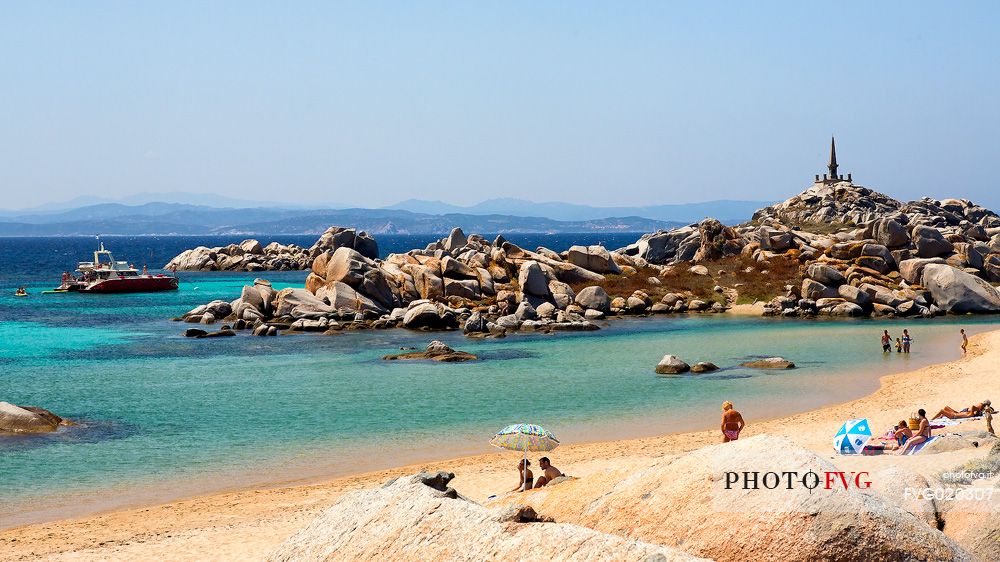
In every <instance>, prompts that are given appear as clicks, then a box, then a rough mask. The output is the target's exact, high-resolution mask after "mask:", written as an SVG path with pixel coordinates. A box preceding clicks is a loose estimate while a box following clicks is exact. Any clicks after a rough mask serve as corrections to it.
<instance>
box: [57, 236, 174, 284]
mask: <svg viewBox="0 0 1000 562" xmlns="http://www.w3.org/2000/svg"><path fill="white" fill-rule="evenodd" d="M102 258H103V259H102ZM76 270H77V272H78V273H79V275H71V274H69V273H63V277H62V285H60V286H59V288H58V289H56V291H59V292H66V291H76V292H81V293H152V292H155V291H176V290H177V277H174V276H171V275H163V274H156V275H151V274H150V273H149V272H148V271H147V270H146V268H145V266H144V267H143V268H142V273H139V271H138V270H136V268H135V267H133V266H132V265H131V264H129V263H128V262H124V261H115V257H114V256H113V255H111V252H110V251H108V250H105V249H104V244H103V243H101V247H100V249H98V250H97V251H95V252H94V261H82V262H80V264H79V265H78V266H77V269H76Z"/></svg>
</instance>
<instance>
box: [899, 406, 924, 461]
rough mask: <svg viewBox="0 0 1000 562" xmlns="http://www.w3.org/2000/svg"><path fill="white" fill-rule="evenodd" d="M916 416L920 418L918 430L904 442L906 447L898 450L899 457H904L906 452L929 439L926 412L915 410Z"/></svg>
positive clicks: (921, 409)
mask: <svg viewBox="0 0 1000 562" xmlns="http://www.w3.org/2000/svg"><path fill="white" fill-rule="evenodd" d="M917 415H919V416H920V429H918V430H917V434H916V435H914V436H913V437H911V438H909V439H907V440H906V445H903V447H902V448H901V449H900V450H899V454H900V455H905V454H906V451H909V450H910V449H911V448H913V447H915V446H917V445H919V444H921V443H923V442H924V441H927V440H928V439H930V438H931V424H930V422H928V421H927V412H926V411H924V409H923V408H920V409H919V410H917Z"/></svg>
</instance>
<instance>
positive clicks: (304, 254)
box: [164, 226, 378, 272]
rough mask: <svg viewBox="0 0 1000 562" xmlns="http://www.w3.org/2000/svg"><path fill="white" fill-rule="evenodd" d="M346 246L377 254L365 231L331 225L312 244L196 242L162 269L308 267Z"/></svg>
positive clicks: (253, 269) (203, 269) (259, 269)
mask: <svg viewBox="0 0 1000 562" xmlns="http://www.w3.org/2000/svg"><path fill="white" fill-rule="evenodd" d="M343 247H346V248H350V249H353V250H355V251H357V252H358V253H360V254H361V255H363V256H365V257H367V258H371V259H374V258H377V257H378V244H377V243H376V242H375V239H374V238H372V237H371V236H370V235H368V233H366V232H364V231H362V232H357V231H355V230H354V229H353V228H344V227H340V226H331V227H330V228H328V229H327V230H326V232H324V233H323V234H322V235H321V236H320V237H319V239H318V240H317V241H316V243H315V244H313V245H312V247H310V248H308V249H305V248H302V247H300V246H297V245H295V244H289V245H287V246H285V245H282V244H279V243H277V242H271V243H270V244H268V245H267V246H262V245H261V243H260V242H258V241H257V240H253V239H250V240H244V241H242V242H240V243H239V244H230V245H228V246H218V247H215V248H207V247H205V246H198V247H197V248H193V249H190V250H185V251H183V252H181V253H180V254H179V255H177V256H175V257H174V258H173V259H171V260H170V261H169V262H168V263H167V265H165V266H164V269H171V270H177V271H251V272H253V271H294V270H303V269H309V266H310V264H312V262H313V259H314V258H315V257H316V256H318V255H319V254H321V253H323V252H327V251H334V250H337V249H338V248H343Z"/></svg>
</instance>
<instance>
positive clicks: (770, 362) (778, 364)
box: [740, 357, 795, 369]
mask: <svg viewBox="0 0 1000 562" xmlns="http://www.w3.org/2000/svg"><path fill="white" fill-rule="evenodd" d="M740 365H742V366H744V367H750V368H751V369H794V368H795V363H792V362H791V361H789V360H788V359H785V358H784V357H765V358H763V359H754V360H753V361H746V362H744V363H740Z"/></svg>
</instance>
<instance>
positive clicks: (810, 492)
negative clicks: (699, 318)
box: [498, 435, 970, 562]
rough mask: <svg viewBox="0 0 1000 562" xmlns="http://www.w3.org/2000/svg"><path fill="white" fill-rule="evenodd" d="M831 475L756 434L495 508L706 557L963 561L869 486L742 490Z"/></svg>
mask: <svg viewBox="0 0 1000 562" xmlns="http://www.w3.org/2000/svg"><path fill="white" fill-rule="evenodd" d="M836 470H838V469H837V468H835V467H834V466H833V465H832V464H831V463H830V462H829V461H827V460H825V459H824V458H822V457H820V456H818V455H816V454H815V453H813V452H811V451H809V450H807V449H804V448H802V447H800V446H799V445H797V444H795V443H794V442H793V441H791V440H790V439H787V438H784V437H774V436H768V435H761V436H755V437H751V438H749V439H740V440H739V441H735V442H732V443H725V444H720V445H715V446H711V447H706V448H703V449H699V450H696V451H692V452H690V453H685V454H681V455H676V456H668V457H662V458H657V459H651V460H650V461H648V463H646V464H644V465H642V466H629V467H628V468H627V469H622V470H620V471H619V470H616V469H614V468H612V469H609V470H608V471H607V473H605V474H597V475H594V476H591V477H588V478H580V479H578V480H575V481H572V482H567V483H565V484H560V485H559V486H555V487H552V488H542V489H540V490H535V491H533V492H532V493H530V494H517V495H516V496H517V497H512V498H507V499H504V500H501V501H500V502H498V503H501V504H512V505H526V506H529V507H532V508H533V509H534V510H535V511H536V512H538V513H543V514H545V515H547V516H551V517H553V518H554V519H556V520H557V521H562V522H566V523H573V524H577V525H582V526H585V527H589V528H592V529H595V530H597V531H601V532H605V533H609V534H614V535H618V536H622V537H627V538H630V539H635V540H641V541H645V542H648V543H653V544H661V545H665V546H673V547H676V548H680V549H683V550H684V551H685V552H688V553H690V554H692V555H696V556H704V557H706V558H711V559H713V560H726V561H729V560H733V561H737V560H760V561H781V562H784V561H786V560H969V559H970V556H969V555H968V553H966V552H965V551H963V550H962V548H961V547H960V546H958V545H957V544H956V543H955V542H954V541H952V540H951V539H949V538H948V537H946V536H945V535H944V534H943V533H941V532H940V531H938V530H937V529H935V528H933V527H931V526H930V525H928V524H927V523H925V522H924V521H923V520H922V519H920V518H918V517H916V516H914V515H912V514H910V513H908V512H907V511H905V510H904V509H902V508H901V507H899V506H897V505H894V504H892V503H889V502H886V501H885V500H883V499H881V498H880V497H879V496H878V495H875V494H872V493H870V491H868V490H863V489H861V490H859V489H856V488H854V487H851V488H850V489H846V490H845V489H837V490H825V489H822V485H821V486H820V487H819V488H816V489H810V488H808V487H806V486H803V485H801V481H800V480H798V479H797V478H795V477H793V478H792V481H793V485H792V489H788V488H787V486H786V480H784V479H780V478H779V479H780V483H778V484H777V485H771V484H769V486H771V487H765V486H764V485H763V481H762V480H758V485H757V487H756V488H754V487H752V486H748V487H746V488H745V487H743V486H742V481H741V480H739V479H740V478H741V475H742V474H744V473H750V474H758V475H760V478H763V475H765V474H766V473H769V472H773V473H776V474H778V475H783V474H787V473H794V474H796V475H797V476H799V477H800V476H801V475H804V474H806V473H808V472H810V471H814V472H815V473H817V474H823V473H824V472H825V471H836ZM786 478H787V477H786ZM862 479H864V478H863V477H862ZM727 483H728V488H727ZM946 528H947V526H946Z"/></svg>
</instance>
